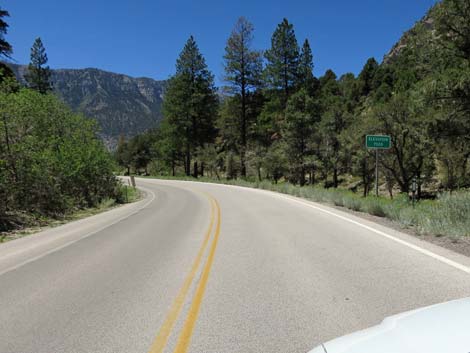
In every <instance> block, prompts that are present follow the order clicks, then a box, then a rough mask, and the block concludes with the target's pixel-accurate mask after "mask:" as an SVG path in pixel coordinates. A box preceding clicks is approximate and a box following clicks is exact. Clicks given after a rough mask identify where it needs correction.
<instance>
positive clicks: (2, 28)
mask: <svg viewBox="0 0 470 353" xmlns="http://www.w3.org/2000/svg"><path fill="white" fill-rule="evenodd" d="M5 17H10V14H9V13H8V11H5V10H3V9H1V8H0V56H3V57H6V58H10V55H11V54H12V53H13V48H12V47H11V45H10V43H8V42H7V41H6V40H5V35H6V34H7V32H8V27H9V26H8V23H6V22H5V20H4V18H5Z"/></svg>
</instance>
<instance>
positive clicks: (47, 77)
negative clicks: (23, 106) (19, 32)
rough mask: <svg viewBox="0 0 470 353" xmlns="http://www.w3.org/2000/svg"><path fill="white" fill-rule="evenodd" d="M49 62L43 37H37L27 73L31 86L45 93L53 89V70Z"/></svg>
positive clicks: (26, 76) (27, 79)
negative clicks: (48, 64)
mask: <svg viewBox="0 0 470 353" xmlns="http://www.w3.org/2000/svg"><path fill="white" fill-rule="evenodd" d="M46 64H47V54H46V49H45V48H44V45H43V44H42V40H41V38H36V40H35V41H34V44H33V46H32V48H31V62H30V63H29V66H28V73H27V75H25V78H26V81H27V82H28V85H29V87H30V88H32V89H34V90H36V91H38V92H39V93H42V94H45V93H47V92H49V91H51V90H52V83H51V70H50V69H49V66H44V65H46Z"/></svg>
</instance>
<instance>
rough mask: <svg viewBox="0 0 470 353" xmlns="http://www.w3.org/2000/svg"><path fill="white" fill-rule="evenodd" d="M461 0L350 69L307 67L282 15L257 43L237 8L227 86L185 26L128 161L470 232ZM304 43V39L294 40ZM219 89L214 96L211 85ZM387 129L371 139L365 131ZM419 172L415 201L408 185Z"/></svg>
mask: <svg viewBox="0 0 470 353" xmlns="http://www.w3.org/2000/svg"><path fill="white" fill-rule="evenodd" d="M469 16H470V3H469V2H468V1H465V0H443V1H442V2H439V3H437V4H436V5H435V6H434V7H433V8H431V9H430V11H429V13H428V14H427V15H426V16H425V17H424V18H423V19H422V20H421V21H419V22H418V23H417V24H416V25H415V26H414V28H413V29H411V30H410V31H408V32H407V33H405V34H404V36H403V37H402V39H401V40H400V42H399V43H397V45H396V46H395V47H394V48H392V50H391V52H390V53H389V54H388V55H386V56H385V58H384V61H383V62H382V63H380V64H379V63H378V62H377V61H376V60H375V59H374V58H370V59H369V60H367V62H366V63H365V65H364V67H363V69H362V71H361V72H360V73H359V75H357V76H355V75H354V74H352V73H350V74H345V75H343V76H341V77H337V75H336V74H335V73H334V72H333V71H332V70H328V71H326V73H325V74H324V75H323V76H321V77H316V76H315V75H314V60H313V59H314V54H313V53H312V50H311V48H310V43H309V42H308V40H307V39H305V40H303V41H301V42H299V41H298V39H297V37H296V35H295V31H294V25H293V24H292V23H290V22H289V21H288V20H287V19H284V20H283V21H282V22H281V23H280V24H279V25H278V26H277V28H276V29H275V31H274V32H273V34H272V38H271V47H269V48H267V49H266V50H257V49H255V48H253V36H254V27H253V25H252V24H251V23H250V22H249V21H248V20H247V19H245V18H240V19H239V20H238V22H237V23H236V24H235V26H234V28H233V31H232V33H231V34H230V35H229V36H228V39H227V44H226V48H225V55H224V57H223V58H222V60H223V63H224V67H225V78H224V79H225V82H226V86H225V87H224V88H223V89H222V90H219V91H217V90H216V88H215V87H214V83H213V75H212V74H211V73H210V72H209V70H208V68H207V65H206V63H205V60H204V57H203V55H202V54H201V53H200V51H199V49H198V47H197V44H196V41H195V39H194V38H193V37H191V38H190V39H189V40H188V41H187V43H186V45H185V46H184V48H183V50H182V52H181V54H180V57H179V58H178V60H177V64H176V73H175V75H174V76H173V78H172V79H171V80H170V82H169V84H168V89H167V91H166V95H165V97H164V120H163V122H162V123H161V125H160V126H159V128H157V129H155V130H153V131H149V132H147V133H145V134H142V135H139V136H136V137H134V138H132V139H130V140H128V141H126V140H125V139H124V138H121V140H120V141H119V145H118V148H117V151H116V160H117V162H118V164H119V165H120V167H121V168H122V170H123V171H124V172H125V173H128V174H129V173H136V174H144V175H161V176H166V177H171V176H173V177H181V176H183V175H184V176H186V177H192V178H198V179H200V180H205V179H203V178H204V177H209V180H217V181H218V182H222V183H234V184H241V185H245V184H246V185H247V186H255V187H260V188H265V189H269V190H274V191H280V192H285V193H289V194H293V195H298V196H302V197H305V198H308V199H312V200H315V201H320V202H329V203H332V204H335V205H338V206H344V207H347V208H350V209H352V210H356V211H362V212H367V213H371V214H374V215H377V216H381V217H387V218H390V219H392V220H395V221H397V222H399V223H400V224H402V225H403V226H413V227H414V228H415V229H416V230H417V231H419V232H422V233H431V234H436V235H456V236H457V235H469V232H470V223H469V219H470V208H469V199H470V192H469V191H468V189H469V188H470V118H469V117H470V49H469V48H470V35H469V33H470V18H469ZM300 43H302V44H300ZM217 97H218V99H216V98H217ZM368 134H384V135H389V136H390V137H391V148H390V149H389V150H383V151H381V152H380V159H379V172H380V173H379V175H380V176H379V179H378V180H377V182H378V184H379V194H380V197H378V198H375V197H371V196H370V194H371V191H372V190H373V186H374V183H375V181H376V180H375V175H374V170H375V151H374V150H368V149H366V147H365V136H366V135H368ZM413 181H416V183H415V185H416V190H415V192H416V194H415V196H416V199H417V200H418V202H417V204H416V205H415V208H413V207H412V205H411V202H410V199H411V197H412V185H413Z"/></svg>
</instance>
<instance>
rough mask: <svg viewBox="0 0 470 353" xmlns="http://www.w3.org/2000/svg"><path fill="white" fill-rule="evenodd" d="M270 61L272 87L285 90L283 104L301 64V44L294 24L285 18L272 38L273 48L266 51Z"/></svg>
mask: <svg viewBox="0 0 470 353" xmlns="http://www.w3.org/2000/svg"><path fill="white" fill-rule="evenodd" d="M265 57H266V60H267V61H268V63H267V67H266V76H267V81H268V84H269V85H270V87H271V88H274V89H282V90H283V100H282V101H283V105H284V107H285V106H286V104H287V100H288V98H289V95H290V93H291V88H292V86H294V85H295V84H296V82H297V75H298V66H299V46H298V44H297V39H296V37H295V32H294V26H293V25H292V24H290V23H289V21H287V19H284V20H283V21H282V22H281V23H280V24H279V25H278V26H277V28H276V30H275V31H274V33H273V36H272V38H271V48H270V49H269V50H267V51H266V53H265Z"/></svg>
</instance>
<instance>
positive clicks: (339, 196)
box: [149, 176, 470, 237]
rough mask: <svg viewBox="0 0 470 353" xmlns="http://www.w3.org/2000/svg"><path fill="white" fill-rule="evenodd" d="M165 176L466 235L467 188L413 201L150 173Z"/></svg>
mask: <svg viewBox="0 0 470 353" xmlns="http://www.w3.org/2000/svg"><path fill="white" fill-rule="evenodd" d="M149 178H161V179H167V180H168V179H169V180H186V181H200V182H207V183H216V184H225V185H236V186H242V187H249V188H255V189H262V190H268V191H274V192H279V193H282V194H288V195H292V196H297V197H301V198H304V199H307V200H310V201H314V202H320V203H325V204H328V205H332V206H338V207H344V208H347V209H349V210H352V211H355V212H362V213H367V214H371V215H373V216H377V217H385V218H387V219H389V220H391V221H394V222H395V223H397V224H398V225H399V226H401V227H403V228H409V229H412V230H413V231H415V232H416V233H417V234H420V235H434V236H438V237H440V236H450V237H463V236H470V217H469V215H470V191H468V190H460V191H455V192H452V193H450V192H447V191H445V192H443V193H440V194H439V195H438V196H437V197H436V198H435V199H433V200H422V201H420V202H417V203H416V204H413V202H412V201H411V200H410V198H409V197H408V195H406V194H400V195H397V196H396V197H394V198H393V199H390V198H388V197H384V196H379V197H375V196H367V197H363V196H362V195H359V194H358V193H355V192H352V191H350V190H346V189H341V188H337V189H334V188H330V189H325V188H324V187H322V186H304V187H301V186H300V185H293V184H291V183H288V182H282V183H277V184H274V183H272V182H271V181H269V180H263V181H257V180H252V181H248V180H243V179H225V178H224V179H219V180H218V179H214V178H209V177H200V178H198V179H195V178H194V177H186V176H177V177H172V176H153V177H152V176H150V177H149Z"/></svg>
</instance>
